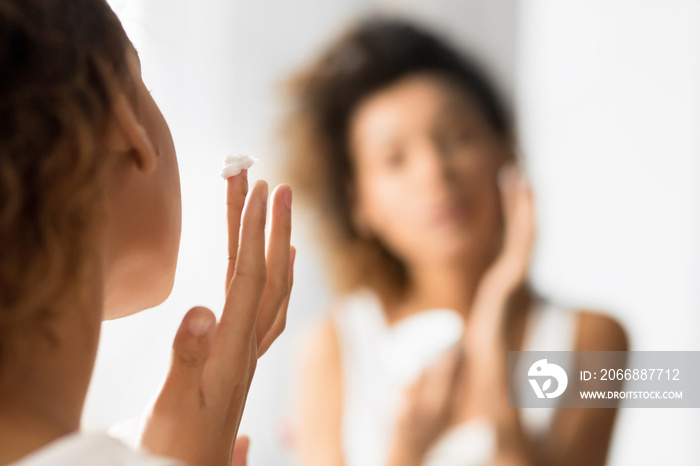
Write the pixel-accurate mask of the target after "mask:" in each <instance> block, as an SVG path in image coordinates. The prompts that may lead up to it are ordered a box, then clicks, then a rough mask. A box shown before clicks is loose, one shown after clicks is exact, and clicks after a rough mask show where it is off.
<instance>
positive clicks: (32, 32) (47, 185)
mask: <svg viewBox="0 0 700 466" xmlns="http://www.w3.org/2000/svg"><path fill="white" fill-rule="evenodd" d="M130 46H131V43H130V42H129V40H128V38H127V37H126V34H125V33H124V30H123V28H122V26H121V24H120V23H119V20H118V19H117V17H116V15H115V14H114V13H113V12H112V10H111V8H110V7H109V6H108V5H107V3H106V2H105V1H104V0H0V356H2V355H3V354H5V353H6V352H7V349H8V348H10V347H11V341H10V340H11V338H14V337H18V336H19V335H21V334H23V333H24V331H23V330H24V329H26V328H28V327H29V326H32V325H36V324H37V322H40V321H42V319H41V317H42V316H44V317H46V316H48V315H50V308H51V307H54V306H56V305H57V304H59V303H62V302H71V303H74V302H75V300H76V299H80V298H81V293H82V291H81V289H84V288H85V287H84V286H81V284H83V283H85V281H87V279H88V277H87V273H88V271H87V270H86V264H87V263H88V260H89V259H90V258H94V257H95V255H94V253H95V251H96V247H97V244H96V241H97V236H98V235H97V229H98V225H100V222H101V220H102V213H101V212H102V209H101V207H100V206H101V204H100V202H101V191H100V183H99V181H100V173H101V172H100V169H101V167H102V161H103V159H104V153H103V152H104V151H103V147H102V145H101V144H102V142H101V141H102V140H103V138H104V130H105V128H106V123H107V120H108V118H109V117H110V115H111V112H112V104H111V103H112V101H113V98H114V95H115V94H114V93H115V92H116V90H117V89H122V90H124V91H127V89H128V91H127V93H128V95H132V92H133V80H130V73H129V68H128V62H127V50H128V47H130ZM67 300H70V301H67ZM76 304H77V303H76ZM0 367H1V366H0Z"/></svg>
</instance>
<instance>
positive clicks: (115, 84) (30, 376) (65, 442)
mask: <svg viewBox="0 0 700 466" xmlns="http://www.w3.org/2000/svg"><path fill="white" fill-rule="evenodd" d="M0 70H2V71H1V72H0V465H7V464H14V465H18V466H19V465H22V466H30V465H44V464H51V465H77V464H99V465H126V464H129V465H137V464H138V465H174V464H183V462H184V463H186V464H189V465H191V466H195V465H199V466H212V465H219V466H230V465H231V464H232V461H233V464H234V465H239V466H240V465H242V464H244V462H245V457H244V456H245V448H246V445H247V443H246V442H245V441H244V442H243V443H239V444H237V447H238V448H237V449H236V451H235V452H234V453H233V458H232V450H233V443H234V439H235V436H236V432H237V430H238V425H239V423H240V419H241V414H242V411H243V407H244V404H245V400H246V396H247V392H248V388H249V387H250V382H251V379H252V376H253V373H254V372H255V366H256V361H257V358H258V357H259V356H260V355H262V354H263V353H264V352H265V351H266V349H267V348H268V347H269V346H270V344H272V342H273V341H274V340H275V338H276V337H277V336H278V335H279V334H280V332H281V331H282V328H283V327H284V319H285V315H286V309H287V302H288V295H289V290H290V287H291V268H292V262H293V257H294V249H293V248H291V247H290V244H289V234H290V221H291V220H290V219H291V190H290V188H289V187H288V186H284V185H281V186H279V187H278V188H277V189H275V190H274V191H273V193H272V194H271V204H272V209H271V210H272V222H271V233H270V239H269V243H268V248H267V258H266V251H265V233H264V228H265V221H266V211H267V210H266V208H267V198H268V193H267V191H268V189H267V185H266V184H265V182H262V181H261V182H258V183H257V184H256V185H255V186H254V187H253V189H252V190H251V193H250V194H248V193H247V191H248V182H247V174H246V172H245V171H243V172H242V173H240V174H238V175H236V176H231V177H230V178H228V181H227V183H228V192H227V196H228V197H227V215H228V227H229V245H228V247H229V251H228V254H229V269H228V275H227V278H226V292H227V299H226V303H225V306H224V309H223V313H222V315H221V318H220V321H219V322H218V323H217V322H216V319H215V317H214V314H213V313H212V312H211V311H210V310H208V309H206V308H203V307H196V308H193V309H191V310H190V311H189V312H188V313H187V314H186V316H185V318H184V319H183V322H182V324H181V326H180V329H179V330H178V333H177V335H176V337H175V341H174V343H173V358H172V362H171V367H170V371H169V374H168V376H167V378H166V381H165V383H164V386H163V389H162V391H161V393H160V395H159V396H158V398H157V400H156V402H155V404H154V406H153V409H152V412H151V413H150V416H149V419H148V422H147V423H146V426H145V430H144V434H143V438H142V440H141V445H142V447H143V449H144V450H147V451H150V454H149V453H146V452H138V451H131V450H129V449H128V448H127V447H126V446H125V445H123V444H121V443H119V442H117V441H116V440H114V439H110V438H109V437H107V436H106V435H103V434H89V435H87V434H81V433H80V417H81V411H82V408H83V404H84V402H85V395H86V391H87V388H88V384H89V382H90V377H91V374H92V369H93V365H94V361H95V355H96V352H97V345H98V340H99V334H100V325H101V322H102V320H103V319H113V318H117V317H122V316H126V315H129V314H133V313H136V312H138V311H141V310H143V309H146V308H149V307H152V306H155V305H157V304H159V303H161V302H162V301H163V300H165V298H166V297H167V296H168V295H169V294H170V291H171V288H172V285H173V280H174V275H175V265H176V262H177V255H178V247H179V240H180V212H181V204H180V185H179V175H178V166H177V159H176V156H175V150H174V146H173V141H172V138H171V135H170V131H169V129H168V125H167V124H166V122H165V120H164V119H163V116H162V115H161V113H160V111H159V109H158V106H157V105H156V104H155V102H154V101H153V99H152V97H151V95H150V93H149V92H148V90H147V89H146V87H145V86H144V83H143V81H142V79H141V71H140V63H139V59H138V55H137V54H136V51H135V50H134V48H133V46H132V45H131V43H130V42H129V40H128V39H127V37H126V35H125V33H124V30H123V29H122V27H121V25H120V23H119V21H118V20H117V18H116V16H115V15H114V13H113V12H112V11H111V10H110V8H109V6H108V5H107V4H106V3H105V2H104V0H53V1H45V0H0ZM246 199H247V200H246ZM244 202H247V204H246V207H245V209H244ZM154 455H159V456H154ZM177 460H179V461H177Z"/></svg>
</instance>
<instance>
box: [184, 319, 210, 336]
mask: <svg viewBox="0 0 700 466" xmlns="http://www.w3.org/2000/svg"><path fill="white" fill-rule="evenodd" d="M211 323H212V322H211V319H209V318H207V317H205V316H197V317H193V318H191V319H190V321H189V322H188V324H187V327H188V328H189V331H190V333H191V334H192V335H194V336H196V337H199V336H202V335H205V334H206V333H207V332H209V329H210V328H211Z"/></svg>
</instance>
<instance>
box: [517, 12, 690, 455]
mask: <svg viewBox="0 0 700 466" xmlns="http://www.w3.org/2000/svg"><path fill="white" fill-rule="evenodd" d="M520 5H521V15H520V34H519V40H518V43H519V47H520V50H519V54H518V60H519V67H518V72H519V80H518V96H519V98H518V103H519V109H520V112H519V117H520V124H521V129H522V135H523V145H524V150H525V153H526V154H527V159H528V161H529V167H530V171H531V173H532V176H533V178H534V181H535V187H536V189H537V194H538V198H539V203H538V206H539V220H540V234H539V246H538V254H537V261H536V265H535V277H536V283H537V284H538V285H540V287H541V288H542V289H544V290H545V291H546V292H548V293H549V294H551V295H554V296H557V297H561V298H566V299H567V300H568V301H570V302H575V303H579V304H580V303H583V304H587V305H591V306H597V307H602V308H603V309H606V310H609V311H610V312H612V313H613V314H615V315H617V316H618V318H619V319H620V320H621V321H622V322H623V323H624V324H625V325H626V327H627V328H628V330H629V332H630V336H631V339H632V345H633V349H637V350H700V338H699V337H700V312H699V310H700V293H699V290H700V286H698V284H699V283H700V273H699V272H700V268H699V267H698V262H699V261H700V2H698V1H693V0H671V1H666V2H656V1H635V0H585V1H583V0H578V1H565V2H563V1H558V0H528V1H526V2H522V3H521V4H520ZM621 414H622V416H621V419H620V422H619V424H618V429H617V437H616V439H617V441H616V443H615V445H614V449H613V453H612V456H611V464H613V465H615V466H618V465H619V466H627V465H630V466H632V465H656V464H674V465H691V464H700V449H699V447H698V443H697V438H700V415H699V413H698V410H641V409H637V410H627V411H624V412H622V413H621Z"/></svg>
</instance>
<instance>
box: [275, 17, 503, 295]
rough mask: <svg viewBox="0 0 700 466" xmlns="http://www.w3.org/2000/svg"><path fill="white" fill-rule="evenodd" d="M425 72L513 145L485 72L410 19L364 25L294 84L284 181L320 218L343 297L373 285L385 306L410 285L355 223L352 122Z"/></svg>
mask: <svg viewBox="0 0 700 466" xmlns="http://www.w3.org/2000/svg"><path fill="white" fill-rule="evenodd" d="M424 72H427V73H437V74H440V75H441V76H445V77H446V78H448V79H450V80H451V81H452V82H454V84H456V85H457V87H458V88H459V89H461V90H463V91H464V92H465V93H466V94H467V95H469V96H470V97H471V98H472V99H473V100H474V102H475V103H476V105H477V106H478V107H479V108H480V110H481V111H482V112H483V114H484V116H485V117H486V120H487V121H488V122H489V123H490V124H491V126H492V127H493V129H494V130H495V131H496V133H497V134H498V135H499V136H500V137H502V138H503V140H504V141H507V142H508V143H509V144H511V147H512V146H513V128H512V126H513V123H512V118H511V115H510V112H509V111H508V109H507V107H506V105H505V103H504V102H503V101H502V99H501V97H500V96H499V94H498V93H497V92H496V89H495V88H494V87H493V86H492V84H491V81H490V80H489V79H488V78H487V77H486V75H485V74H484V72H483V71H482V69H481V68H480V67H479V66H478V65H477V64H476V63H475V62H474V61H472V60H471V59H470V58H468V57H466V56H463V55H460V54H459V53H458V52H457V51H456V50H455V49H453V48H452V47H450V46H449V45H448V44H447V43H445V42H444V41H443V40H441V39H439V38H438V37H436V36H434V35H432V34H430V33H429V32H427V31H425V30H423V29H421V28H419V27H417V26H415V25H413V24H411V23H409V22H406V21H404V20H398V19H387V18H371V19H368V20H365V21H363V22H361V23H359V24H358V25H357V26H356V27H354V28H353V29H351V30H350V31H349V32H347V33H346V34H344V35H343V36H341V37H340V38H339V39H338V40H337V41H336V42H334V43H333V44H331V46H330V47H329V48H328V49H327V50H326V51H325V52H324V53H323V54H322V55H321V56H320V57H319V58H318V59H317V60H316V61H315V62H313V63H312V64H311V65H310V66H308V67H307V68H306V69H304V70H302V71H301V72H300V73H298V74H297V75H296V76H294V77H292V78H291V79H290V81H289V83H288V91H289V94H290V96H291V101H292V102H291V103H292V108H291V111H290V113H289V115H288V118H287V120H286V122H285V126H284V139H285V141H286V147H285V149H286V150H287V155H288V159H287V164H286V167H285V172H286V176H287V178H288V179H289V182H290V184H291V185H292V186H293V187H294V190H295V191H296V192H297V193H298V194H299V195H300V197H301V199H302V200H303V201H305V202H307V203H308V204H310V205H311V207H312V208H313V209H312V210H313V211H314V212H315V214H316V217H315V220H316V221H315V224H316V225H318V226H319V228H318V231H317V233H318V234H319V238H320V240H321V243H322V244H323V245H324V246H325V247H326V251H327V256H328V258H329V260H330V265H331V271H332V273H331V276H332V278H333V281H334V285H335V286H336V289H337V290H338V291H339V292H341V293H348V292H352V291H354V290H356V289H357V288H360V287H368V288H370V289H373V290H374V291H376V292H377V293H378V294H379V295H380V297H382V298H383V299H384V300H385V301H386V300H389V299H395V298H397V297H400V295H401V294H402V293H403V292H404V291H405V290H406V288H407V285H408V283H407V273H406V269H405V267H404V265H403V264H402V263H401V261H400V260H399V259H398V258H397V257H395V256H394V255H393V254H392V253H391V252H390V251H389V249H388V248H387V247H386V246H384V245H383V244H382V243H381V241H380V240H379V239H377V238H374V237H370V238H368V237H364V236H363V235H361V234H360V232H358V231H357V229H356V227H355V226H354V224H353V219H352V194H351V193H352V186H353V184H354V167H353V161H352V156H351V153H350V145H349V142H348V123H349V121H350V118H351V117H352V114H353V111H354V110H355V108H356V107H357V106H358V105H359V104H360V102H361V101H362V100H363V99H365V98H367V97H368V96H369V95H370V94H372V93H374V92H376V91H378V90H380V89H382V88H384V87H387V86H389V85H391V84H392V83H394V82H396V81H398V80H400V79H401V78H404V77H406V76H409V75H412V74H415V73H424ZM513 152H515V151H513Z"/></svg>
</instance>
